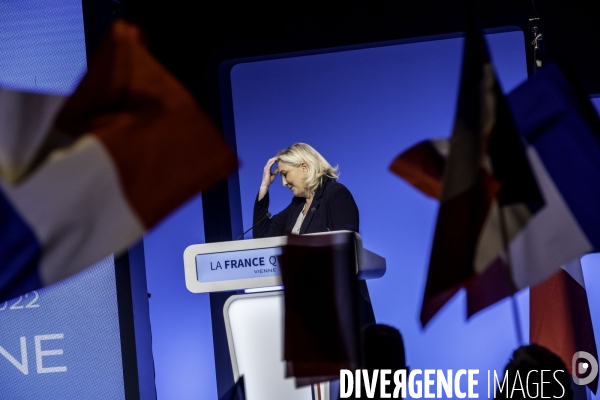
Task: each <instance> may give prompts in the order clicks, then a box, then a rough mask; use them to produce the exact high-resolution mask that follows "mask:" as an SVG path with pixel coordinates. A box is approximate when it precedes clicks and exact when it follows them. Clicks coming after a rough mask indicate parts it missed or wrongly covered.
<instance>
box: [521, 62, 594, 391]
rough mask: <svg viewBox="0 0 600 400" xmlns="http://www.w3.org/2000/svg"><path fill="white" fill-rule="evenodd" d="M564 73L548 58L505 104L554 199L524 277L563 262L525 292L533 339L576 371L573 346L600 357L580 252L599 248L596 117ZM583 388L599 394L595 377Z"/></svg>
mask: <svg viewBox="0 0 600 400" xmlns="http://www.w3.org/2000/svg"><path fill="white" fill-rule="evenodd" d="M569 78H570V70H569V69H568V68H566V67H563V68H562V69H561V68H559V67H558V66H557V65H553V64H551V65H549V66H547V67H545V68H544V69H542V70H541V71H540V72H538V73H536V74H535V75H534V76H533V77H532V78H531V79H529V81H527V82H526V83H524V84H523V85H521V86H520V87H518V88H517V89H515V90H514V91H513V92H512V93H511V94H510V95H509V102H510V105H511V107H512V111H513V115H514V116H515V120H516V122H517V125H518V127H519V130H520V131H521V133H522V134H523V136H524V137H525V138H526V140H527V141H528V142H529V143H530V144H531V147H532V152H535V157H536V158H537V160H539V164H540V166H538V168H540V169H541V165H543V171H540V173H543V174H544V176H547V178H543V179H548V181H547V182H546V186H550V185H552V186H553V188H552V190H553V192H554V196H555V199H554V201H553V203H554V204H556V206H555V207H554V209H553V211H552V212H551V213H548V214H547V215H546V216H545V219H546V220H547V222H545V223H543V224H542V223H540V224H539V225H538V226H532V227H531V229H535V232H536V234H537V235H538V238H537V240H539V241H544V242H546V243H547V245H546V246H545V247H544V248H540V249H539V250H540V253H539V254H538V255H535V259H532V260H531V264H529V265H524V266H523V267H530V269H531V271H530V272H528V273H527V274H525V273H523V274H522V275H523V276H526V275H531V277H532V278H533V277H534V276H535V274H541V276H542V277H543V276H546V275H548V274H550V273H552V272H553V268H554V267H555V266H556V264H557V263H562V265H561V268H559V269H558V272H556V273H555V274H554V275H552V277H551V278H550V279H548V280H546V281H544V282H543V283H541V284H540V285H538V286H535V287H533V288H532V289H531V291H530V319H531V321H530V322H531V325H530V339H531V341H532V342H536V343H538V344H540V345H542V346H545V347H547V348H548V349H550V350H552V351H554V352H555V353H556V354H558V355H559V356H560V357H561V358H562V359H563V361H564V362H565V364H566V365H567V366H568V368H569V371H570V372H571V374H575V373H576V371H572V370H571V369H572V362H571V361H572V358H573V355H574V354H575V353H576V352H578V351H586V352H588V353H590V354H592V355H593V356H594V357H595V358H596V359H598V351H597V348H596V341H595V337H594V331H593V328H592V320H591V313H590V308H589V304H588V301H587V295H586V290H585V282H584V279H583V272H582V269H581V262H580V255H582V254H584V253H588V252H597V251H600V207H599V206H598V205H599V204H600V185H599V184H598V183H599V182H600V119H599V118H598V114H597V113H596V111H595V110H594V109H593V106H592V105H591V103H590V102H589V100H588V99H587V95H586V94H585V93H583V91H581V90H579V87H578V85H577V82H576V81H575V80H574V79H569ZM524 250H527V248H524ZM532 258H534V257H532ZM531 267H533V268H531ZM588 387H589V388H590V389H591V390H592V391H593V392H594V393H596V391H597V388H598V377H596V378H595V379H594V380H593V381H592V382H591V383H589V384H588Z"/></svg>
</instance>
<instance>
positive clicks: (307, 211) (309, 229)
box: [253, 143, 375, 326]
mask: <svg viewBox="0 0 600 400" xmlns="http://www.w3.org/2000/svg"><path fill="white" fill-rule="evenodd" d="M275 163H277V164H278V165H277V168H276V169H275V170H273V166H274V165H275ZM277 174H279V175H281V181H282V183H283V186H286V187H288V188H289V189H290V190H291V191H292V193H293V194H294V197H293V198H292V201H291V202H290V204H289V205H288V206H287V207H286V208H285V209H284V210H283V211H281V212H280V213H278V214H276V215H274V216H273V217H272V218H269V216H270V214H269V213H268V211H269V186H271V184H272V183H273V181H274V180H275V177H276V175H277ZM337 178H338V167H335V168H334V167H332V166H331V165H330V164H329V163H328V162H327V160H325V158H324V157H323V156H322V155H321V154H319V152H317V151H316V150H315V149H314V148H312V147H311V146H309V145H307V144H305V143H296V144H293V145H291V146H290V147H287V148H285V149H283V150H281V151H279V152H278V153H277V155H276V156H275V157H273V158H271V159H269V160H268V161H267V164H266V165H265V167H264V170H263V176H262V182H261V185H260V190H259V191H258V195H257V197H256V201H255V203H254V221H253V225H254V228H253V237H254V238H263V237H272V236H282V235H285V234H288V233H293V234H299V235H302V234H306V233H319V232H327V231H338V230H348V231H353V232H358V228H359V224H358V207H357V206H356V202H355V201H354V197H352V194H351V193H350V191H349V190H348V189H347V188H346V187H345V186H344V185H342V184H341V183H339V182H337ZM358 291H359V294H360V296H359V299H360V301H359V304H360V305H359V313H360V321H361V325H362V326H366V325H369V324H371V323H375V315H374V313H373V307H372V305H371V299H370V296H369V292H368V289H367V285H366V283H365V281H363V280H361V281H359V284H358Z"/></svg>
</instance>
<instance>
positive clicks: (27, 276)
mask: <svg viewBox="0 0 600 400" xmlns="http://www.w3.org/2000/svg"><path fill="white" fill-rule="evenodd" d="M236 167H237V159H236V157H235V156H234V154H233V153H232V151H231V150H230V149H229V148H228V146H227V145H226V143H225V142H224V140H223V139H222V137H221V135H220V133H219V130H218V129H217V127H216V126H215V125H214V123H213V122H212V121H211V120H210V118H209V117H208V116H207V115H206V114H205V113H204V112H203V111H202V110H201V109H200V108H199V107H198V106H197V105H196V103H195V101H194V99H193V98H192V96H191V95H190V94H189V93H188V92H187V90H186V89H185V88H184V87H183V86H182V85H181V84H180V83H179V82H178V81H177V80H176V79H175V78H174V77H173V76H171V75H170V74H169V73H168V72H167V70H166V69H165V68H164V67H163V66H161V65H160V64H159V63H158V62H157V61H156V60H155V59H154V58H153V57H152V55H151V54H150V53H149V51H148V50H147V49H146V47H145V46H144V44H143V38H142V33H141V32H140V30H139V29H138V28H137V27H135V26H133V25H130V24H127V23H125V22H122V21H117V22H115V23H114V24H113V26H112V27H111V30H110V32H109V34H108V35H107V37H106V38H105V39H104V41H103V42H102V43H101V45H100V46H99V48H98V50H97V51H96V53H95V54H94V57H93V58H92V60H91V62H90V64H89V70H88V73H87V74H86V76H85V77H84V78H83V80H82V82H81V84H80V85H79V87H78V88H77V89H76V91H75V93H74V94H73V95H72V96H71V97H70V98H65V97H60V96H51V95H42V94H34V93H22V92H17V91H12V90H6V89H0V237H2V240H1V241H0V263H1V267H0V301H1V300H5V299H9V298H13V297H16V296H19V295H21V294H23V293H26V292H29V291H31V290H34V289H36V288H39V287H41V286H45V285H50V284H52V283H54V282H57V281H59V280H61V279H64V278H66V277H68V276H70V275H72V274H75V273H77V272H78V271H81V270H82V269H84V268H85V267H87V266H89V265H91V264H93V263H95V262H97V261H98V260H100V259H102V258H104V257H106V256H107V255H109V254H111V253H120V252H122V251H124V250H126V249H127V247H128V246H130V245H132V244H133V243H134V242H136V241H137V240H139V238H140V237H141V236H142V234H143V233H144V232H145V231H146V230H148V229H149V228H151V227H153V226H154V225H156V224H157V222H159V221H160V220H161V219H162V218H163V217H165V216H166V215H167V214H169V213H170V212H171V211H172V210H174V209H175V208H177V207H178V206H180V205H181V204H182V203H184V202H185V201H186V200H188V199H189V198H191V197H192V196H194V195H195V194H197V193H199V192H201V191H203V190H206V189H208V188H209V187H211V186H212V185H214V184H215V183H216V182H218V181H220V180H222V179H224V178H226V177H227V175H228V174H229V173H230V172H232V171H233V170H234V169H235V168H236Z"/></svg>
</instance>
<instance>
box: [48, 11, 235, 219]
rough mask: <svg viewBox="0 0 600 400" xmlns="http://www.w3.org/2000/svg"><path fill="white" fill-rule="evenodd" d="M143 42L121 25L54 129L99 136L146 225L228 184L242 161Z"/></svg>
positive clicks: (134, 29) (136, 32)
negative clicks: (204, 192)
mask: <svg viewBox="0 0 600 400" xmlns="http://www.w3.org/2000/svg"><path fill="white" fill-rule="evenodd" d="M143 42H144V40H143V37H142V33H141V31H140V30H139V29H138V28H137V27H135V26H133V25H130V24H127V23H125V22H123V21H116V22H115V23H114V24H113V26H112V28H111V30H110V32H109V34H108V36H107V37H106V38H105V40H104V41H103V42H102V44H101V45H100V46H99V48H98V50H97V51H96V53H95V54H94V57H93V59H92V61H91V63H90V68H89V71H88V73H87V75H86V76H85V77H84V79H83V80H82V82H81V84H80V85H79V87H78V88H77V90H76V92H75V93H74V94H73V96H71V98H70V99H69V100H68V102H67V103H66V105H65V107H64V108H63V110H62V112H61V114H60V115H59V117H58V119H57V122H56V126H57V128H58V129H59V130H61V131H63V132H65V133H67V134H70V135H73V136H77V135H80V134H83V133H88V132H91V133H93V134H94V135H95V136H97V137H98V138H99V139H100V141H101V142H102V143H103V144H104V146H105V147H106V149H107V150H108V152H109V153H110V155H111V157H112V159H113V162H114V163H115V166H116V168H117V170H118V173H119V176H120V182H121V186H122V190H123V191H124V192H125V195H126V197H127V199H128V200H129V202H130V204H131V206H132V208H133V209H134V210H135V212H136V214H137V215H138V217H139V218H140V219H141V220H142V222H143V224H144V225H145V226H146V227H147V228H148V227H151V226H153V225H155V224H156V223H157V222H158V221H159V220H160V219H162V218H163V217H164V216H165V215H166V214H167V213H169V212H170V211H171V210H173V209H174V208H176V207H177V206H179V205H181V204H182V203H183V202H184V201H185V200H187V199H188V198H190V197H191V196H193V195H195V194H196V193H198V192H200V191H202V190H205V189H208V188H209V187H210V186H212V185H213V184H215V183H216V182H218V181H220V180H222V179H224V178H225V177H226V176H227V175H228V174H229V173H230V172H231V171H233V170H234V169H235V167H236V166H237V160H236V158H235V156H234V155H233V153H232V152H231V151H230V150H229V148H228V147H227V145H226V144H225V142H224V140H223V139H222V137H221V134H220V133H219V130H218V129H217V127H216V126H215V124H214V123H213V122H212V121H211V120H210V118H209V117H208V116H207V115H206V113H204V112H203V111H202V110H201V109H200V108H199V107H198V106H197V105H196V103H195V101H194V99H193V98H192V96H191V95H190V93H189V92H188V91H187V90H186V89H185V88H184V87H183V86H182V85H181V83H179V82H178V81H177V80H176V79H175V78H174V77H173V76H172V75H171V74H170V73H169V72H168V71H167V70H166V69H165V68H164V67H163V66H162V65H160V64H159V63H158V62H157V61H156V60H155V59H154V57H152V55H151V54H150V52H149V51H148V50H147V48H146V47H145V46H144V43H143Z"/></svg>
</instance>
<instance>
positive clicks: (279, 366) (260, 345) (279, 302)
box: [223, 291, 330, 400]
mask: <svg viewBox="0 0 600 400" xmlns="http://www.w3.org/2000/svg"><path fill="white" fill-rule="evenodd" d="M223 313H224V317H225V327H226V329H227V341H228V343H229V352H230V355H231V363H232V365H233V375H234V378H235V380H236V381H237V379H238V378H239V377H240V376H241V375H243V376H244V383H245V386H246V399H247V400H282V399H285V400H330V399H329V384H328V383H327V382H325V383H322V384H319V385H314V386H313V387H310V386H306V387H301V388H298V389H297V388H296V387H295V383H294V379H292V378H285V363H284V362H283V317H284V303H283V292H281V291H278V292H267V293H256V294H242V295H236V296H231V297H230V298H229V300H227V302H226V303H225V306H224V308H223Z"/></svg>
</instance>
